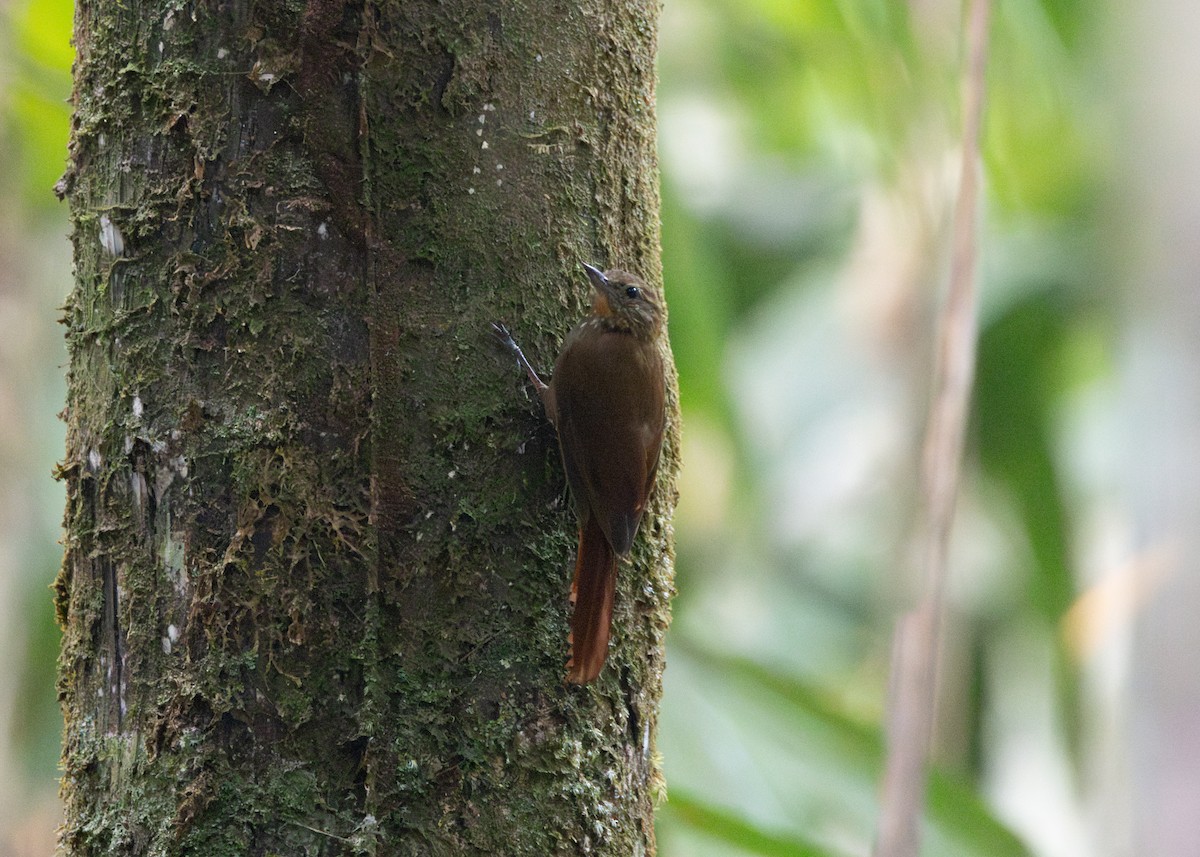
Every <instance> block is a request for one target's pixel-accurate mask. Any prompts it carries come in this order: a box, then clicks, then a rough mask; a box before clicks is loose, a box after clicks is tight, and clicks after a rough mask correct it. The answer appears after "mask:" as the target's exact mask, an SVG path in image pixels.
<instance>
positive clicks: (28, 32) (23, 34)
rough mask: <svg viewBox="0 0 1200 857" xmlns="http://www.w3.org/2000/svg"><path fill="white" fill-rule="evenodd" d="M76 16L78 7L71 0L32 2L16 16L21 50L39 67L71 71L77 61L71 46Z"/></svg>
mask: <svg viewBox="0 0 1200 857" xmlns="http://www.w3.org/2000/svg"><path fill="white" fill-rule="evenodd" d="M74 15H75V4H74V3H73V2H71V0H29V2H28V3H26V4H25V6H24V8H23V9H17V10H16V12H15V14H14V25H15V30H16V33H17V39H18V46H19V48H20V49H21V50H22V52H23V53H24V54H25V56H26V57H28V58H29V59H30V60H32V61H33V62H35V63H37V64H38V65H41V66H44V67H45V68H47V69H54V70H57V71H60V72H70V70H71V62H72V61H73V60H74V59H75V50H74V48H72V47H71V26H72V22H73V19H74Z"/></svg>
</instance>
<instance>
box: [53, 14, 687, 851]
mask: <svg viewBox="0 0 1200 857" xmlns="http://www.w3.org/2000/svg"><path fill="white" fill-rule="evenodd" d="M657 11H658V10H657V4H656V3H655V2H654V0H623V1H622V2H617V0H606V2H595V3H589V2H584V3H582V4H581V3H578V2H555V0H550V2H546V3H539V4H525V3H522V2H502V3H482V2H478V0H444V2H396V3H393V4H382V3H381V4H375V5H362V4H354V3H341V2H324V0H310V2H308V4H307V5H303V4H301V3H294V2H293V3H284V2H281V0H267V2H258V3H254V4H250V3H247V2H245V0H232V2H212V3H199V2H195V3H189V2H182V3H181V2H179V0H165V2H164V0H127V2H124V3H101V2H97V0H84V2H80V3H79V4H78V6H77V11H76V36H75V42H76V48H77V50H78V59H77V63H76V71H75V75H76V90H75V118H74V129H73V138H72V148H71V163H70V165H69V168H68V172H67V174H66V175H65V176H64V178H63V181H62V183H61V190H62V192H63V193H64V194H65V195H66V196H67V197H68V198H69V200H70V203H71V211H72V218H73V222H74V234H73V242H74V251H75V260H76V276H77V285H76V289H75V291H74V293H73V294H72V296H71V298H70V300H69V302H68V304H67V306H66V308H65V323H66V325H67V328H68V334H67V336H68V341H69V346H70V353H71V362H70V370H69V371H70V386H69V400H68V406H67V410H66V418H67V421H68V449H67V453H66V458H65V460H64V462H63V465H62V468H61V470H62V473H61V475H62V478H64V479H65V481H66V483H67V489H68V505H67V513H66V537H65V538H66V557H65V561H64V565H63V569H62V573H61V575H60V577H59V579H58V582H57V584H56V589H57V608H58V611H59V618H60V621H61V622H62V624H63V627H64V629H65V636H64V641H63V649H62V657H61V664H60V696H61V699H62V704H63V708H64V712H65V716H66V733H65V737H64V755H63V768H64V775H63V785H62V790H63V795H64V798H65V802H66V821H65V824H64V826H63V829H62V834H61V847H60V852H61V853H62V854H65V855H85V854H86V855H98V854H120V855H141V854H155V855H159V854H162V855H176V854H179V855H182V854H188V855H191V854H196V855H205V857H219V856H220V855H265V854H380V855H387V854H399V855H406V854H413V855H439V854H456V855H457V854H501V855H525V854H528V855H545V854H580V853H583V854H590V853H594V854H614V855H631V854H647V853H653V850H654V837H653V829H652V826H651V825H652V809H653V803H654V800H655V795H656V792H657V790H658V788H659V785H660V783H659V772H658V767H657V763H656V760H655V752H654V735H655V725H656V719H657V705H658V699H659V696H660V692H661V674H662V666H663V659H662V640H663V634H664V631H665V628H666V623H667V601H668V597H669V595H670V592H671V587H672V583H671V580H672V548H671V536H670V526H669V513H670V508H671V506H672V504H673V502H674V473H675V470H676V467H675V462H676V450H677V443H676V439H675V434H674V431H673V430H672V431H670V432H669V433H668V434H669V436H668V440H667V445H666V449H665V450H664V458H663V466H662V468H661V473H660V481H659V486H658V491H657V494H656V500H655V503H654V505H653V507H652V508H651V510H650V513H649V514H648V515H647V518H646V519H645V521H644V522H643V525H642V532H641V534H640V535H639V537H638V543H637V546H636V547H635V550H634V558H633V562H632V564H631V565H624V566H623V567H622V569H621V573H620V579H619V583H618V596H617V612H616V619H615V625H614V640H613V647H612V653H611V656H610V661H609V665H608V667H606V669H605V671H604V672H603V674H602V675H601V677H600V679H599V681H598V682H597V683H596V684H595V685H592V686H588V687H585V688H573V687H568V686H565V685H564V683H563V674H564V669H563V663H564V659H565V655H566V633H567V619H568V605H567V598H566V596H567V591H568V587H569V581H570V574H571V569H572V567H573V559H574V557H573V551H574V547H575V522H574V519H573V516H572V512H571V508H570V504H569V503H567V502H566V497H565V480H564V477H563V474H562V470H561V465H560V464H559V461H558V453H557V448H556V446H555V439H554V435H553V430H552V429H551V428H550V427H549V426H548V424H546V422H545V420H544V417H543V416H542V414H541V412H540V405H539V403H538V402H537V400H536V398H535V397H532V396H530V395H527V394H523V392H522V391H523V390H525V389H526V388H525V387H524V386H523V384H522V381H521V377H520V375H519V374H518V372H517V370H516V369H515V367H514V366H513V365H512V363H511V361H510V360H509V359H508V358H507V357H506V356H505V355H503V354H501V353H499V352H498V351H496V350H495V349H493V348H492V347H491V343H490V339H489V334H488V322H489V321H491V320H493V319H504V320H506V321H507V322H509V324H510V325H511V326H513V328H514V330H515V331H516V332H518V333H519V335H520V337H521V339H522V341H523V344H525V345H526V348H527V351H528V352H529V353H530V356H531V358H533V359H534V360H535V362H538V363H540V364H541V365H543V366H546V367H548V366H550V365H551V363H552V360H553V356H554V353H555V351H556V349H557V346H558V343H559V342H560V341H561V337H562V335H563V334H564V333H565V332H566V330H567V329H568V328H569V327H570V325H571V323H572V322H574V321H575V320H577V319H578V317H579V316H580V315H582V313H583V307H584V303H585V300H586V295H587V284H586V279H585V278H584V277H583V276H582V272H581V270H580V268H579V263H580V262H581V261H591V262H595V263H598V264H600V265H602V266H608V265H621V266H622V267H627V268H629V269H631V270H634V271H637V272H639V273H640V274H642V275H643V276H644V277H645V278H646V279H647V280H648V281H650V282H652V283H655V284H657V283H658V282H659V281H660V279H661V271H660V265H659V256H658V225H657V224H658V192H657V168H656V160H655V150H654V112H653V108H654V53H655V33H656V19H657ZM672 390H673V385H672ZM671 400H672V403H673V402H674V394H673V392H672V395H671ZM675 413H676V412H675V409H674V405H673V404H672V408H671V415H670V420H671V424H672V426H673V425H675V422H676V420H675Z"/></svg>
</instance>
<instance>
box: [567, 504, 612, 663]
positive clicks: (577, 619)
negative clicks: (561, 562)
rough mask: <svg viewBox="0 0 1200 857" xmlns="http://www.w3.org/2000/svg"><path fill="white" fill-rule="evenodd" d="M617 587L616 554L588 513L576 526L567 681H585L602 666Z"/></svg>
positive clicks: (606, 652) (606, 650)
mask: <svg viewBox="0 0 1200 857" xmlns="http://www.w3.org/2000/svg"><path fill="white" fill-rule="evenodd" d="M616 587H617V557H616V555H615V554H614V553H613V549H612V545H610V544H609V543H608V539H606V538H605V537H604V531H603V530H601V529H600V524H599V523H598V522H597V520H596V516H595V515H588V516H587V519H586V520H585V521H584V522H583V523H582V525H581V526H580V528H579V553H578V555H577V556H576V558H575V580H574V582H573V583H572V584H571V600H572V601H574V602H575V612H574V614H573V615H572V616H571V640H570V642H571V659H570V660H569V661H567V681H569V682H570V683H571V684H587V683H588V682H589V681H591V680H592V679H594V678H595V677H596V676H598V675H599V674H600V668H601V667H603V666H604V661H605V659H606V658H607V657H608V635H609V630H610V628H611V626H612V612H613V596H614V594H615V593H616Z"/></svg>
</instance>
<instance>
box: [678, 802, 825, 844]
mask: <svg viewBox="0 0 1200 857" xmlns="http://www.w3.org/2000/svg"><path fill="white" fill-rule="evenodd" d="M662 812H663V813H665V814H667V815H669V816H674V817H675V818H676V819H677V820H678V821H679V822H680V823H682V824H687V825H689V826H691V827H694V828H695V829H697V830H699V831H702V832H703V833H706V834H707V835H709V836H711V837H712V838H713V839H716V840H718V841H720V842H723V843H725V844H726V845H729V846H730V847H734V848H737V849H739V850H741V851H745V852H747V853H750V854H761V855H764V857H833V855H834V854H835V852H833V851H827V850H825V849H824V848H820V847H818V846H817V845H815V844H813V843H811V842H808V841H807V840H804V839H801V838H799V837H797V836H795V835H793V834H782V833H774V832H771V831H767V830H763V829H762V828H761V827H759V826H757V825H755V824H752V823H750V822H748V821H746V820H745V819H744V818H742V817H740V816H739V815H737V814H736V813H733V812H730V811H729V810H726V809H722V808H720V807H718V806H714V805H712V804H710V803H706V802H705V801H703V800H700V799H699V798H697V797H696V796H694V795H691V794H688V793H687V792H686V791H684V790H682V789H678V788H674V787H673V788H672V789H671V792H670V796H669V799H668V802H667V804H666V806H665V807H664V808H663V809H662Z"/></svg>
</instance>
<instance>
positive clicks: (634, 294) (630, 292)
mask: <svg viewBox="0 0 1200 857" xmlns="http://www.w3.org/2000/svg"><path fill="white" fill-rule="evenodd" d="M641 296H642V290H641V289H639V288H638V287H637V286H630V287H629V288H627V289H626V290H625V297H627V298H629V299H630V300H633V301H636V300H637V299H638V298H640V297H641Z"/></svg>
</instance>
